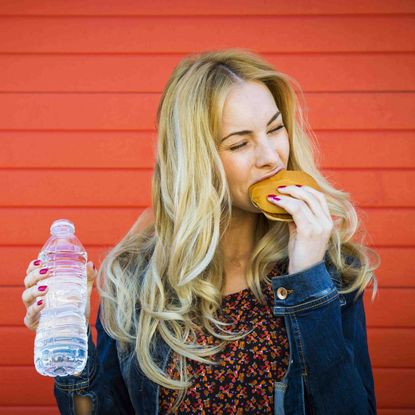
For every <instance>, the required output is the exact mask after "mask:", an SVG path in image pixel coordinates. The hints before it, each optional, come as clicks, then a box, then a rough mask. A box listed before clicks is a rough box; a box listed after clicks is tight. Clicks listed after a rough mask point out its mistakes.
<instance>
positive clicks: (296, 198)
mask: <svg viewBox="0 0 415 415" xmlns="http://www.w3.org/2000/svg"><path fill="white" fill-rule="evenodd" d="M278 192H281V193H284V195H283V196H278V197H280V198H281V200H274V199H272V198H270V197H269V198H268V200H269V201H270V202H272V203H275V204H276V205H277V206H280V207H282V208H284V209H285V210H286V211H287V212H288V213H289V214H290V215H292V217H293V219H294V222H289V223H288V228H289V231H290V240H289V243H288V256H289V266H288V273H289V274H293V273H295V272H299V271H302V270H304V269H306V268H309V267H310V266H312V265H314V264H317V263H318V262H320V261H321V260H322V259H324V255H325V253H326V250H327V247H328V242H329V239H330V235H331V232H332V230H333V221H332V219H331V216H330V211H329V208H328V205H327V201H326V198H325V196H324V194H323V193H321V192H319V191H317V190H315V189H313V188H312V187H310V186H301V187H298V186H286V187H282V188H281V187H278Z"/></svg>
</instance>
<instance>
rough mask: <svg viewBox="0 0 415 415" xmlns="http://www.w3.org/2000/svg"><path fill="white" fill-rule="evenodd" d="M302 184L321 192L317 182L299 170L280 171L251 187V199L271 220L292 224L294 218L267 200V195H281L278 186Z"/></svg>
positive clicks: (249, 190)
mask: <svg viewBox="0 0 415 415" xmlns="http://www.w3.org/2000/svg"><path fill="white" fill-rule="evenodd" d="M296 184H302V185H303V186H310V187H312V188H313V189H316V190H318V191H321V189H320V187H319V185H318V184H317V182H316V181H315V180H314V179H313V177H311V176H310V175H309V174H307V173H305V172H303V171H299V170H280V171H279V172H278V173H277V174H275V175H274V176H272V177H268V178H267V179H265V180H261V181H260V182H258V183H255V184H253V185H252V186H250V187H249V189H248V192H249V198H250V199H251V202H252V204H253V205H254V206H255V207H257V208H258V209H261V210H262V213H263V214H264V215H265V216H266V217H267V218H268V219H270V220H279V221H282V222H291V221H293V218H292V216H291V214H289V213H288V212H287V211H286V210H285V209H283V208H282V207H280V206H277V205H275V204H273V203H272V202H270V201H269V200H268V199H267V195H269V194H275V195H277V196H278V195H280V194H282V193H279V192H278V190H277V187H278V186H291V185H296Z"/></svg>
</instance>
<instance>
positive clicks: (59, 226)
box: [50, 219, 75, 235]
mask: <svg viewBox="0 0 415 415" xmlns="http://www.w3.org/2000/svg"><path fill="white" fill-rule="evenodd" d="M50 233H52V234H54V235H57V234H62V233H75V225H74V224H73V222H71V221H70V220H69V219H57V220H55V221H54V222H53V223H52V225H51V226H50Z"/></svg>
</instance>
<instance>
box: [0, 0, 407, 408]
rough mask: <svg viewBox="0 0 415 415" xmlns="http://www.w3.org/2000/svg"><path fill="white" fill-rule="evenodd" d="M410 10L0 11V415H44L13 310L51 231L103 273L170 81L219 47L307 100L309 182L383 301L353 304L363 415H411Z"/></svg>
mask: <svg viewBox="0 0 415 415" xmlns="http://www.w3.org/2000/svg"><path fill="white" fill-rule="evenodd" d="M414 13H415V2H413V1H394V2H391V1H386V0H377V1H375V0H361V1H359V2H350V1H326V0H317V1H313V2H310V1H306V0H297V1H289V2H287V1H282V0H264V1H261V2H258V1H255V0H251V1H230V0H228V1H221V2H216V3H215V4H212V2H211V1H207V0H199V1H197V2H196V1H195V2H186V1H177V0H169V1H168V0H164V1H163V0H152V1H146V2H143V1H141V2H139V1H133V0H122V1H115V0H110V1H105V2H102V1H99V0H90V1H84V0H83V1H81V0H71V1H64V0H54V1H35V0H27V1H24V0H15V1H1V2H0V143H1V144H0V145H1V151H0V188H1V190H2V191H1V192H0V214H1V216H0V229H1V232H0V285H1V289H0V335H1V339H2V340H1V342H0V381H1V389H0V415H1V414H22V415H23V414H47V415H51V414H57V413H58V410H57V409H56V404H55V400H54V397H53V381H52V379H50V378H44V377H41V376H40V375H38V374H37V372H36V371H35V369H34V366H33V340H34V334H33V333H32V332H30V331H29V330H28V329H27V328H25V327H24V326H23V317H24V314H25V309H24V306H23V303H22V301H21V294H22V291H23V278H24V276H25V271H26V268H27V266H28V263H29V262H30V260H32V259H34V258H36V256H37V253H38V252H39V250H40V248H41V246H42V245H43V243H44V242H45V240H46V239H47V237H48V235H49V226H50V224H51V223H52V221H53V220H54V219H56V218H61V217H65V218H69V219H71V220H72V221H74V223H75V225H76V230H77V235H78V236H79V238H80V239H81V241H82V242H83V243H84V245H85V247H86V249H87V250H88V253H89V255H90V259H92V260H93V261H94V262H95V263H96V264H99V263H100V261H101V260H102V258H103V257H104V256H105V252H106V250H107V249H109V248H110V247H111V246H113V245H114V244H116V243H117V242H118V241H119V240H120V238H121V237H122V236H123V235H124V234H125V233H126V232H127V231H128V230H129V229H130V227H131V226H132V225H133V223H134V222H135V220H136V219H137V217H138V216H139V214H140V213H141V211H142V210H143V209H144V208H145V207H147V206H148V205H149V204H150V202H151V200H150V178H151V174H152V167H153V161H154V154H155V150H154V146H155V142H156V134H155V115H156V108H157V104H158V101H159V98H160V93H161V91H162V89H163V87H164V85H165V83H166V81H167V79H168V77H169V75H170V74H171V71H172V70H173V68H174V66H175V65H176V64H177V63H178V61H179V60H180V59H181V58H182V57H183V56H184V55H186V54H188V53H192V52H197V51H203V50H211V49H220V48H226V47H241V48H248V49H251V50H253V51H255V52H258V53H259V54H261V55H262V56H263V57H265V58H266V59H267V60H269V61H270V62H271V63H273V64H274V65H275V66H276V67H277V68H278V69H279V70H281V71H283V72H287V73H288V74H290V75H291V76H293V77H294V78H296V79H297V80H298V81H299V83H300V85H301V86H302V88H303V89H304V92H305V99H306V103H307V109H306V114H307V115H308V116H309V120H310V124H311V127H312V128H313V129H314V131H315V133H316V134H317V138H318V141H319V144H320V147H321V151H322V158H321V166H322V169H323V171H324V173H325V174H326V175H327V177H329V178H330V180H332V181H333V183H334V184H335V185H336V186H337V187H339V188H341V189H343V190H345V191H347V192H349V193H350V194H351V197H352V199H353V200H354V202H355V203H356V205H357V207H358V211H359V215H360V218H361V220H362V221H363V223H364V226H365V228H366V229H367V232H368V237H367V239H366V243H367V244H368V245H370V246H372V247H374V248H375V249H376V250H377V251H378V252H379V254H380V255H381V259H382V265H381V267H380V268H379V269H378V270H377V277H378V280H379V283H380V294H379V296H378V297H377V298H376V300H375V302H374V303H373V304H371V303H370V299H369V297H370V294H371V292H370V291H369V292H367V293H366V298H365V301H366V302H365V304H366V313H367V322H368V336H369V348H370V353H371V356H372V363H373V367H374V375H375V384H376V394H377V402H378V409H379V411H378V413H379V414H380V415H403V414H405V415H408V414H415V394H414V393H413V390H414V387H415V352H414V344H415V308H414V306H413V304H414V302H415V282H414V281H415V279H414V278H413V276H414V268H415V267H414V265H413V264H414V257H415V248H414V246H415V245H414V244H415V235H414V229H415V215H414V205H415V196H414V193H413V192H412V191H411V190H412V186H413V183H415V172H414V167H415V159H414V154H415V151H414V150H415V141H414V140H415V137H414V128H415V117H414V113H415V112H414V107H415V105H414V91H415V76H414V74H415V71H414V69H415V56H414V50H415V42H414V39H415V36H414V33H415V14H414ZM97 302H98V298H97V295H96V292H95V293H94V294H93V311H92V312H93V315H94V316H95V314H96V309H97ZM92 320H93V321H95V318H92ZM94 336H95V330H94ZM339 375H341V374H339ZM411 390H412V393H411Z"/></svg>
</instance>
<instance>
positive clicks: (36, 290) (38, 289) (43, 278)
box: [22, 259, 97, 331]
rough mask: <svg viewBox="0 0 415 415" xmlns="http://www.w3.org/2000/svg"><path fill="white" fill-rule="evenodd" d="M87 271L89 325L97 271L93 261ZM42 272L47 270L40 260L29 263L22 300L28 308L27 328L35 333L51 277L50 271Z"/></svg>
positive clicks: (25, 319) (87, 320)
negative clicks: (48, 279)
mask: <svg viewBox="0 0 415 415" xmlns="http://www.w3.org/2000/svg"><path fill="white" fill-rule="evenodd" d="M86 269H87V279H88V283H87V285H88V298H87V305H86V309H85V318H86V323H87V325H88V324H89V315H90V312H91V305H90V299H91V293H92V287H93V285H94V281H95V278H96V276H97V271H96V269H95V267H94V264H93V263H92V262H91V261H90V262H88V264H87V268H86ZM42 270H46V268H45V267H44V266H43V265H42V262H41V261H40V260H39V259H34V260H33V261H31V262H30V263H29V266H28V267H27V270H26V276H25V278H24V286H25V290H24V291H23V293H22V300H23V304H24V305H25V307H26V315H25V317H24V319H23V322H24V324H25V326H26V327H27V328H29V329H30V330H33V331H36V329H37V326H38V324H39V317H40V312H41V311H42V310H43V308H44V307H45V301H44V299H43V298H42V297H43V296H45V295H46V294H47V293H48V281H47V278H48V277H49V271H48V270H46V271H42ZM38 297H39V298H38ZM36 300H37V301H36Z"/></svg>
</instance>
